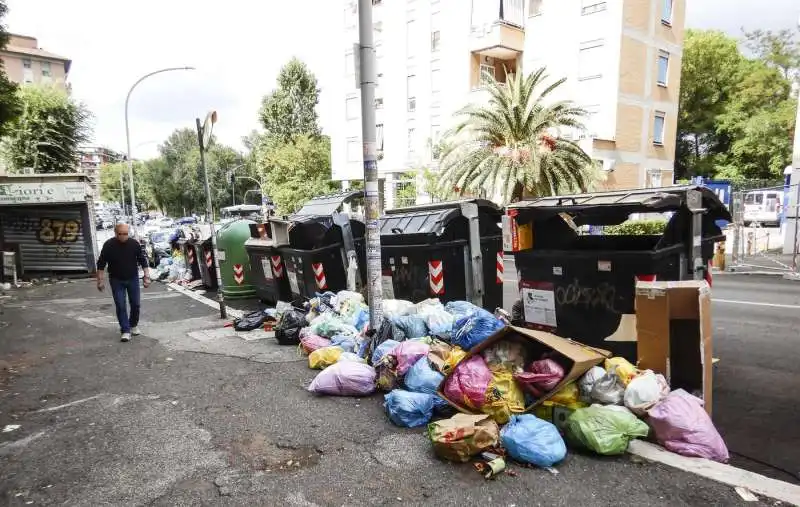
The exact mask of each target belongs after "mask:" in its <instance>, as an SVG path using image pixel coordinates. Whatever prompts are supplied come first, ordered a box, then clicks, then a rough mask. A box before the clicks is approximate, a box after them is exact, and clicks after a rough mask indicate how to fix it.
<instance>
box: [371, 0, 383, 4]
mask: <svg viewBox="0 0 800 507" xmlns="http://www.w3.org/2000/svg"><path fill="white" fill-rule="evenodd" d="M382 4H383V0H372V5H382Z"/></svg>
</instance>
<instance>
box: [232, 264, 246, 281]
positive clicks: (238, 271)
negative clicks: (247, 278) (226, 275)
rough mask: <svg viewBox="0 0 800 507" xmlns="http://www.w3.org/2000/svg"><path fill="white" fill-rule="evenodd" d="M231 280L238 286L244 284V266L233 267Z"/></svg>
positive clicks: (236, 265) (235, 265)
mask: <svg viewBox="0 0 800 507" xmlns="http://www.w3.org/2000/svg"><path fill="white" fill-rule="evenodd" d="M233 279H234V281H235V282H236V283H238V284H239V285H242V284H243V283H244V266H242V265H241V264H234V265H233Z"/></svg>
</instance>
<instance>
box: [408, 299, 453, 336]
mask: <svg viewBox="0 0 800 507" xmlns="http://www.w3.org/2000/svg"><path fill="white" fill-rule="evenodd" d="M427 301H435V302H436V304H425V303H426V301H423V302H422V303H418V304H417V315H418V316H419V317H421V318H422V319H424V320H425V324H426V325H427V326H428V330H429V331H430V333H431V334H442V333H449V332H450V331H451V330H452V329H453V323H454V322H455V317H453V315H452V314H450V313H448V312H447V311H445V309H444V306H442V304H441V303H439V300H438V299H428V300H427Z"/></svg>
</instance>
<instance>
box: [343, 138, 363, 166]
mask: <svg viewBox="0 0 800 507" xmlns="http://www.w3.org/2000/svg"><path fill="white" fill-rule="evenodd" d="M361 154H362V150H361V143H360V142H358V138H357V137H351V138H350V139H348V140H347V161H348V162H361V161H362V157H361Z"/></svg>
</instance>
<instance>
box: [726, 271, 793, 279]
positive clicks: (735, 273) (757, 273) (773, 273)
mask: <svg viewBox="0 0 800 507" xmlns="http://www.w3.org/2000/svg"><path fill="white" fill-rule="evenodd" d="M712 273H713V274H714V276H717V275H720V276H726V275H732V276H746V275H755V276H772V277H782V278H783V279H785V280H798V281H800V275H797V274H794V273H785V272H780V271H713V272H712Z"/></svg>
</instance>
